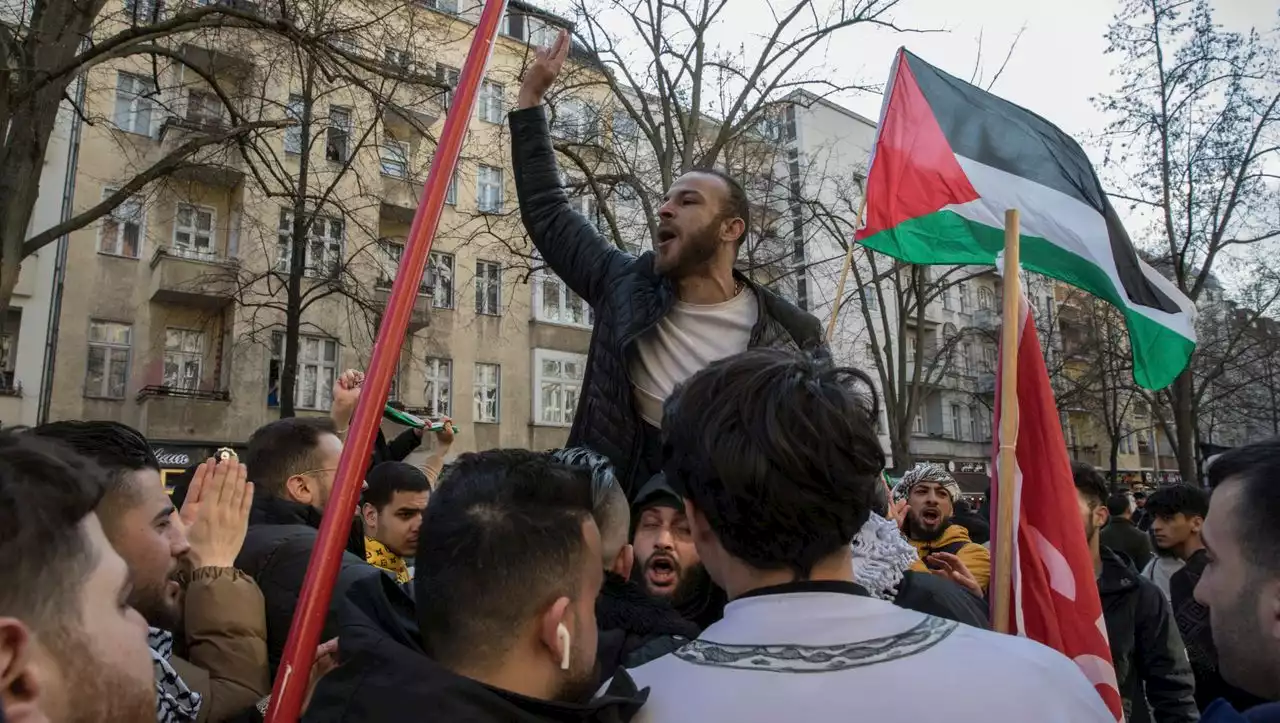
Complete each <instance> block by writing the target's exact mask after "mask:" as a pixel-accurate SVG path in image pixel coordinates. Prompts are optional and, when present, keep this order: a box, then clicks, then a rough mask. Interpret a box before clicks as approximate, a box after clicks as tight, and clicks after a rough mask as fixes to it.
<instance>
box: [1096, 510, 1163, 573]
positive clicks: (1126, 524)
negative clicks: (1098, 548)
mask: <svg viewBox="0 0 1280 723" xmlns="http://www.w3.org/2000/svg"><path fill="white" fill-rule="evenodd" d="M1100 534H1101V535H1102V538H1101V539H1102V546H1103V547H1109V548H1111V549H1112V550H1115V551H1116V552H1118V553H1120V554H1122V555H1124V556H1125V557H1127V558H1129V560H1130V561H1132V562H1133V566H1134V567H1136V568H1138V570H1139V571H1141V570H1142V568H1143V567H1145V566H1146V564H1147V561H1149V560H1150V559H1151V538H1150V537H1149V536H1148V535H1147V533H1145V532H1143V531H1142V530H1139V529H1138V526H1137V525H1135V524H1133V522H1132V521H1130V520H1126V519H1125V518H1123V517H1112V518H1111V521H1110V522H1108V523H1107V526H1106V527H1104V528H1102V532H1101V533H1100Z"/></svg>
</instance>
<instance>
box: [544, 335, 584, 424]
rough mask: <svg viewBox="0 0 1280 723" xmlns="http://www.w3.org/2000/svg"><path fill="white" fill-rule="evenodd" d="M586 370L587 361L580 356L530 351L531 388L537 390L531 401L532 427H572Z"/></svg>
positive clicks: (558, 352)
mask: <svg viewBox="0 0 1280 723" xmlns="http://www.w3.org/2000/svg"><path fill="white" fill-rule="evenodd" d="M586 366H587V357H586V356H585V355H583V354H569V353H566V352H560V351H551V350H548V349H534V350H533V369H534V374H535V375H536V378H535V384H534V387H535V388H536V389H537V390H538V391H537V396H536V397H534V401H533V419H534V424H549V425H555V426H564V427H567V426H569V425H570V424H573V413H574V411H575V410H576V409H577V408H578V397H579V396H581V394H582V374H583V372H584V371H585V369H586Z"/></svg>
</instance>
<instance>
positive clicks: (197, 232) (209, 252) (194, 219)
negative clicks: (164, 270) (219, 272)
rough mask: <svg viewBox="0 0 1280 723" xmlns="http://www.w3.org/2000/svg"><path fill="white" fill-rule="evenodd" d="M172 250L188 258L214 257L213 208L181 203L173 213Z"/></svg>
mask: <svg viewBox="0 0 1280 723" xmlns="http://www.w3.org/2000/svg"><path fill="white" fill-rule="evenodd" d="M171 250H172V251H173V252H174V253H175V254H177V255H179V256H186V257H188V258H196V259H207V258H213V257H214V256H215V255H216V253H215V252H214V249H213V209H212V208H208V207H207V206H194V205H192V204H190V203H179V204H178V207H177V211H176V213H174V215H173V246H172V248H171Z"/></svg>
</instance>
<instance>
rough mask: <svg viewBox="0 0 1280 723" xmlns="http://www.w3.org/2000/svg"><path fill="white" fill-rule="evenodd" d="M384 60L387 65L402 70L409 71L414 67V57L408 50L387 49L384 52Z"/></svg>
mask: <svg viewBox="0 0 1280 723" xmlns="http://www.w3.org/2000/svg"><path fill="white" fill-rule="evenodd" d="M382 59H383V61H385V62H386V63H387V65H390V66H393V67H396V68H400V69H401V70H409V69H410V68H412V67H413V56H412V55H410V54H409V52H408V51H406V50H401V49H400V48H385V49H383V51H382Z"/></svg>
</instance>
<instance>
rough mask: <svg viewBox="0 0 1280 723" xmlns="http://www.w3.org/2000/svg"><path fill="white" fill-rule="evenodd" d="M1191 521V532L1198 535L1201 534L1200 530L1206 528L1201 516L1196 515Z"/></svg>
mask: <svg viewBox="0 0 1280 723" xmlns="http://www.w3.org/2000/svg"><path fill="white" fill-rule="evenodd" d="M1190 520H1191V531H1192V532H1194V533H1196V534H1197V535H1198V534H1200V528H1201V527H1204V518H1203V517H1201V516H1200V515H1194V516H1192V517H1191V518H1190Z"/></svg>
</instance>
